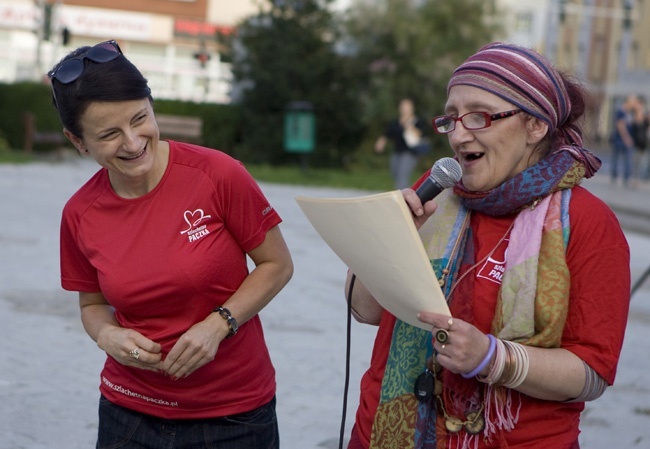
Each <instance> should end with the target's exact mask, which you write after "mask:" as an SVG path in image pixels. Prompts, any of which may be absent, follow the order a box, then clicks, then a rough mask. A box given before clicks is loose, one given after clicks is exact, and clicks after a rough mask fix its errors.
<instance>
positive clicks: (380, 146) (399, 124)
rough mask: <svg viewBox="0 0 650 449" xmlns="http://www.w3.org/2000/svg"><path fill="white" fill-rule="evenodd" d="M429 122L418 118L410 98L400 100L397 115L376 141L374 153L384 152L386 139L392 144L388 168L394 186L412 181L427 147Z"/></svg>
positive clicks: (406, 184)
mask: <svg viewBox="0 0 650 449" xmlns="http://www.w3.org/2000/svg"><path fill="white" fill-rule="evenodd" d="M427 129H428V124H427V123H426V122H425V121H424V120H422V119H420V118H418V117H417V115H416V113H415V105H414V103H413V100H411V99H410V98H403V99H402V100H400V102H399V106H398V117H397V119H395V120H393V121H391V122H390V123H389V124H388V126H387V127H386V130H385V131H384V134H383V135H382V136H381V137H379V138H378V139H377V141H376V142H375V152H377V153H383V152H384V151H385V150H386V144H387V143H388V141H390V142H391V143H392V147H393V152H392V154H391V156H390V163H389V169H390V174H391V177H392V178H393V182H394V185H395V188H396V189H400V190H401V189H405V188H407V187H410V186H411V184H412V181H411V175H412V174H413V171H414V170H415V168H416V167H417V165H418V161H419V159H420V156H421V155H422V154H426V152H428V150H429V141H428V138H427Z"/></svg>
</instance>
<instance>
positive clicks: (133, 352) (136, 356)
mask: <svg viewBox="0 0 650 449" xmlns="http://www.w3.org/2000/svg"><path fill="white" fill-rule="evenodd" d="M129 355H130V356H131V357H133V358H134V359H136V360H139V359H140V348H135V349H132V350H131V351H129Z"/></svg>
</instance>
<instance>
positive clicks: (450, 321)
mask: <svg viewBox="0 0 650 449" xmlns="http://www.w3.org/2000/svg"><path fill="white" fill-rule="evenodd" d="M447 324H448V325H449V330H451V325H452V324H454V319H453V318H449V320H447Z"/></svg>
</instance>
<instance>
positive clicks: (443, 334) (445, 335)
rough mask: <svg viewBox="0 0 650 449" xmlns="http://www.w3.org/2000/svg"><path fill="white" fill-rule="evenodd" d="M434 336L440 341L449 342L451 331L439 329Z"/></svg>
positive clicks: (442, 342)
mask: <svg viewBox="0 0 650 449" xmlns="http://www.w3.org/2000/svg"><path fill="white" fill-rule="evenodd" d="M434 337H435V339H436V341H437V342H438V343H441V344H444V343H447V342H448V341H449V331H447V330H446V329H438V330H437V331H436V333H435V334H434Z"/></svg>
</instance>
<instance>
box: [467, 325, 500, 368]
mask: <svg viewBox="0 0 650 449" xmlns="http://www.w3.org/2000/svg"><path fill="white" fill-rule="evenodd" d="M488 338H489V339H490V347H489V348H488V352H487V354H485V357H484V358H483V360H481V363H479V364H478V366H477V367H476V368H474V369H473V370H472V371H470V372H469V373H461V375H462V376H463V377H464V378H465V379H469V378H471V377H474V376H476V375H477V374H479V373H480V372H481V371H483V368H485V367H486V366H487V365H488V363H490V360H492V356H493V355H494V350H495V348H496V346H497V339H496V338H495V337H494V335H492V334H488Z"/></svg>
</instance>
